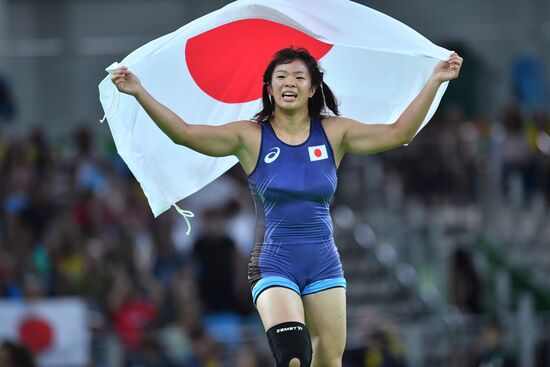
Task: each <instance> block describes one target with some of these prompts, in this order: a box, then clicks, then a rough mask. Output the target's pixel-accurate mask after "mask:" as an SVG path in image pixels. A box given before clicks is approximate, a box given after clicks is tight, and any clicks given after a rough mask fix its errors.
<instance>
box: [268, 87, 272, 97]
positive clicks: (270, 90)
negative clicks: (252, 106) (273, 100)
mask: <svg viewBox="0 0 550 367" xmlns="http://www.w3.org/2000/svg"><path fill="white" fill-rule="evenodd" d="M267 94H269V96H270V97H271V96H272V95H273V90H272V89H271V84H268V85H267Z"/></svg>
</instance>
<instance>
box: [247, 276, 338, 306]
mask: <svg viewBox="0 0 550 367" xmlns="http://www.w3.org/2000/svg"><path fill="white" fill-rule="evenodd" d="M347 285H348V283H347V282H346V279H345V278H333V279H323V280H319V281H317V282H315V283H312V284H309V285H308V286H306V287H305V288H304V290H303V291H302V292H300V288H299V287H298V285H297V284H296V283H294V282H293V281H291V280H288V279H287V278H283V277H279V276H275V275H274V276H269V277H266V278H262V279H260V280H259V281H258V283H256V285H254V288H252V301H253V302H254V305H256V301H257V300H258V297H259V296H260V293H262V292H263V291H265V290H266V289H268V288H271V287H284V288H288V289H291V290H293V291H294V292H296V293H298V294H299V295H300V296H306V295H308V294H312V293H317V292H321V291H324V290H327V289H330V288H336V287H342V288H346V287H347Z"/></svg>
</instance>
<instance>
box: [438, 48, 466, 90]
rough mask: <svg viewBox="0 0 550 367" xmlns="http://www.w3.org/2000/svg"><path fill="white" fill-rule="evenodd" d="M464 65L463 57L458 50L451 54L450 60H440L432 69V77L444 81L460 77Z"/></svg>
mask: <svg viewBox="0 0 550 367" xmlns="http://www.w3.org/2000/svg"><path fill="white" fill-rule="evenodd" d="M461 66H462V57H460V56H458V54H457V53H456V52H453V53H452V54H451V57H449V60H448V61H440V62H438V63H437V65H436V66H435V67H434V69H433V71H432V77H433V78H435V79H436V80H437V81H439V82H441V83H443V82H446V81H449V80H453V79H456V78H458V74H459V72H460V67H461Z"/></svg>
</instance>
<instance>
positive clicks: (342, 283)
mask: <svg viewBox="0 0 550 367" xmlns="http://www.w3.org/2000/svg"><path fill="white" fill-rule="evenodd" d="M347 285H348V283H347V282H346V279H344V278H334V279H323V280H319V281H317V282H315V283H312V284H310V285H308V286H306V287H305V288H304V290H303V291H302V296H305V295H308V294H312V293H317V292H321V291H324V290H326V289H329V288H335V287H343V288H346V287H347Z"/></svg>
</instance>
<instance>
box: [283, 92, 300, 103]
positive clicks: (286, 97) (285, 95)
mask: <svg viewBox="0 0 550 367" xmlns="http://www.w3.org/2000/svg"><path fill="white" fill-rule="evenodd" d="M296 98H298V95H297V94H296V93H293V92H284V93H283V100H284V101H293V100H295V99H296Z"/></svg>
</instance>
